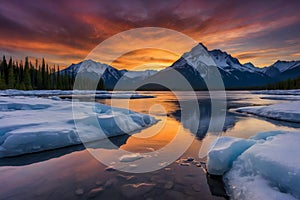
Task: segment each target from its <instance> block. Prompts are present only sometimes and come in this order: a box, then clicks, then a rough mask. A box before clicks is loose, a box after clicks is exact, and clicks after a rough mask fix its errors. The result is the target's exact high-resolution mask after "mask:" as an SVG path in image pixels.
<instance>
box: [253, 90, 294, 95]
mask: <svg viewBox="0 0 300 200" xmlns="http://www.w3.org/2000/svg"><path fill="white" fill-rule="evenodd" d="M251 93H252V94H269V95H300V90H258V91H252V92H251Z"/></svg>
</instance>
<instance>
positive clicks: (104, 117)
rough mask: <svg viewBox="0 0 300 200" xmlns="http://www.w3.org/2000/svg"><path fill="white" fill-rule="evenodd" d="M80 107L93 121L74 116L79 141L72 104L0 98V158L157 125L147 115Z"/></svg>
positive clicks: (107, 108) (103, 106)
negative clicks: (79, 129) (86, 109)
mask: <svg viewBox="0 0 300 200" xmlns="http://www.w3.org/2000/svg"><path fill="white" fill-rule="evenodd" d="M80 106H82V108H83V109H84V108H85V107H91V108H94V109H93V110H92V109H91V111H93V112H92V113H91V114H92V115H93V116H94V115H95V116H96V117H93V116H90V115H91V114H88V113H87V114H83V115H82V116H76V117H77V119H76V122H77V126H80V127H81V130H85V131H81V133H80V137H79V135H78V133H77V132H76V130H77V129H76V127H75V123H74V118H73V112H72V102H70V101H61V100H60V99H57V100H54V99H49V98H38V97H22V96H18V97H16V96H14V97H0V158H1V157H9V156H16V155H22V154H26V153H32V152H39V151H44V150H49V149H55V148H61V147H65V146H70V145H74V144H80V143H81V142H82V141H84V142H88V141H94V140H99V139H103V138H106V137H112V136H117V135H122V134H126V133H132V132H134V131H137V130H139V129H142V128H145V127H147V126H150V125H152V124H154V123H155V122H156V121H157V120H156V119H155V118H153V117H152V116H149V115H145V114H140V113H135V112H133V111H130V110H127V109H121V108H113V107H110V106H107V105H103V104H99V103H88V102H81V103H80ZM95 119H96V120H95ZM98 125H100V127H101V128H102V130H103V131H100V130H99V129H98Z"/></svg>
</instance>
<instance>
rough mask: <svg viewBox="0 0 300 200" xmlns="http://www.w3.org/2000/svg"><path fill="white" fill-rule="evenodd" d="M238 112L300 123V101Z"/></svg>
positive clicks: (239, 109) (249, 108) (248, 108)
mask: <svg viewBox="0 0 300 200" xmlns="http://www.w3.org/2000/svg"><path fill="white" fill-rule="evenodd" d="M236 111H238V112H245V113H250V114H254V115H258V116H261V117H267V118H271V119H276V120H283V121H289V122H300V101H294V102H288V103H280V104H274V105H270V106H251V107H242V108H238V109H237V110H236Z"/></svg>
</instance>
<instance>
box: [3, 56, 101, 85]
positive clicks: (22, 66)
mask: <svg viewBox="0 0 300 200" xmlns="http://www.w3.org/2000/svg"><path fill="white" fill-rule="evenodd" d="M0 62H1V64H0V89H2V90H3V89H18V90H33V89H34V90H54V89H59V90H72V89H73V84H74V81H75V73H74V71H72V72H67V71H60V68H59V66H53V67H49V66H48V64H46V63H45V60H44V58H43V59H42V63H39V62H38V60H37V59H36V61H35V63H34V64H32V63H31V61H29V59H28V57H26V58H25V62H24V63H23V61H22V60H21V61H20V62H17V61H13V59H12V58H11V57H10V59H9V61H8V62H7V60H6V58H5V56H3V59H2V61H0ZM78 82H79V83H80V84H79V85H80V86H81V88H79V89H89V88H92V87H91V85H92V83H91V81H89V80H88V79H87V78H84V77H82V78H79V80H78ZM88 83H90V84H88ZM103 88H104V83H103V80H102V79H101V80H100V81H99V83H98V86H97V89H103Z"/></svg>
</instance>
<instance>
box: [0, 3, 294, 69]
mask: <svg viewBox="0 0 300 200" xmlns="http://www.w3.org/2000/svg"><path fill="white" fill-rule="evenodd" d="M299 9H300V2H299V1H298V0H291V1H288V2H287V1H284V0H274V1H272V2H270V1H259V0H254V1H234V0H216V1H211V0H205V1H199V0H166V1H161V0H152V1H146V0H130V1H129V0H128V1H126V0H102V1H98V0H85V1H82V0H73V1H69V0H60V1H46V0H40V1H34V0H27V1H22V0H7V1H2V2H1V4H0V24H1V29H0V47H1V48H0V53H1V54H7V55H11V56H13V57H15V58H23V57H24V56H27V55H28V56H32V57H37V58H41V57H45V58H46V59H47V60H48V61H50V62H51V63H57V64H60V65H63V66H67V65H69V64H71V63H74V62H78V61H81V60H82V59H84V58H85V57H86V56H87V55H88V53H89V52H90V51H91V50H92V49H93V48H94V47H96V46H97V45H98V44H99V43H101V42H102V41H104V40H105V39H107V38H109V37H110V36H112V35H114V34H117V33H119V32H121V31H125V30H129V29H132V28H138V27H145V26H154V27H164V28H170V29H174V30H176V31H180V32H182V33H184V34H187V35H189V36H190V37H192V38H193V39H194V40H196V41H199V42H203V43H204V44H205V45H207V46H208V48H209V49H213V48H219V49H222V50H225V51H227V52H228V53H230V54H232V55H234V56H237V57H238V58H239V59H241V61H242V62H253V63H254V64H255V65H257V66H265V65H270V64H271V63H272V62H274V61H276V60H278V59H281V60H293V59H294V60H297V59H299V57H300V56H299V52H300V43H299V42H300V37H299V35H300V12H299ZM159 41H160V42H161V43H164V42H165V41H167V43H168V44H169V43H170V41H169V40H168V35H162V36H161V38H159ZM170 45H172V44H171V43H170ZM125 46H126V44H123V45H120V46H119V48H123V47H125ZM177 58H178V55H176V56H175V55H173V54H172V53H170V52H169V53H166V52H159V50H154V49H147V50H144V51H143V50H140V51H134V52H131V53H128V54H126V55H124V56H122V57H121V58H120V59H118V60H117V61H115V62H114V63H113V65H114V66H115V67H118V68H128V69H129V68H134V67H136V66H140V65H144V66H145V65H147V63H151V62H152V63H154V64H153V66H152V68H162V67H164V66H168V65H170V63H172V62H173V61H174V60H176V59H177Z"/></svg>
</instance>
